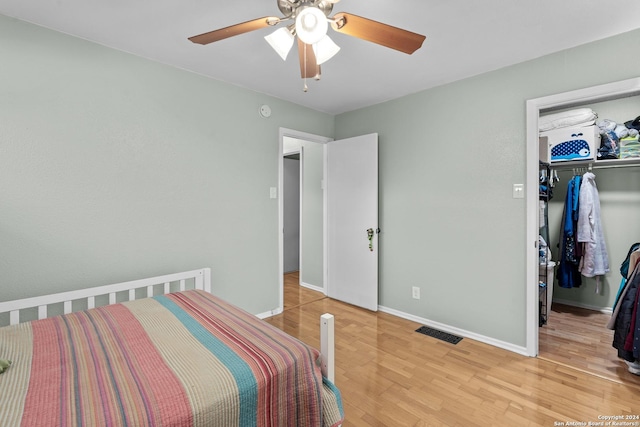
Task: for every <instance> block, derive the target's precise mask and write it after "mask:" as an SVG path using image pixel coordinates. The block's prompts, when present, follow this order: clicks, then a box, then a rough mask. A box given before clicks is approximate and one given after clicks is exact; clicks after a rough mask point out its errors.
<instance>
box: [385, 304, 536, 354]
mask: <svg viewBox="0 0 640 427" xmlns="http://www.w3.org/2000/svg"><path fill="white" fill-rule="evenodd" d="M378 310H380V311H382V312H383V313H388V314H391V315H393V316H397V317H401V318H403V319H407V320H411V321H413V322H417V323H420V324H422V325H425V326H429V327H431V328H435V329H439V330H441V331H444V332H448V333H450V334H454V335H458V336H462V337H465V338H469V339H472V340H476V341H480V342H483V343H485V344H489V345H492V346H494V347H498V348H502V349H504V350H508V351H512V352H514V353H518V354H521V355H523V356H529V354H527V348H526V347H522V346H519V345H514V344H511V343H508V342H505V341H500V340H497V339H494V338H491V337H487V336H484V335H480V334H476V333H475V332H470V331H466V330H464V329H460V328H456V327H454V326H449V325H445V324H444V323H440V322H435V321H433V320H429V319H425V318H422V317H418V316H414V315H413V314H409V313H404V312H402V311H398V310H394V309H393V308H389V307H384V306H381V305H380V306H378Z"/></svg>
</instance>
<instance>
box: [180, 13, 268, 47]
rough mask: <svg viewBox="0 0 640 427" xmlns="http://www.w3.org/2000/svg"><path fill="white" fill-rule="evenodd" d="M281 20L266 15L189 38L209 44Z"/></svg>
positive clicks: (195, 41)
mask: <svg viewBox="0 0 640 427" xmlns="http://www.w3.org/2000/svg"><path fill="white" fill-rule="evenodd" d="M279 22H280V18H277V17H275V16H265V17H264V18H258V19H254V20H252V21H247V22H243V23H241V24H236V25H231V26H229V27H225V28H221V29H219V30H214V31H209V32H208V33H203V34H199V35H197V36H193V37H189V40H191V41H192V42H194V43H198V44H209V43H213V42H217V41H219V40H224V39H226V38H229V37H233V36H237V35H240V34H244V33H248V32H250V31H254V30H259V29H261V28H265V27H269V26H273V25H276V24H278V23H279Z"/></svg>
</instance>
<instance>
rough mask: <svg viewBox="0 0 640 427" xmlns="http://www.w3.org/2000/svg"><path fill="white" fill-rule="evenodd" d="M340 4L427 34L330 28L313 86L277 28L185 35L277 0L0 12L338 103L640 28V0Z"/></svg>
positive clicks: (371, 99)
mask: <svg viewBox="0 0 640 427" xmlns="http://www.w3.org/2000/svg"><path fill="white" fill-rule="evenodd" d="M341 11H342V12H350V13H353V14H356V15H360V16H363V17H365V18H369V19H373V20H376V21H380V22H384V23H386V24H389V25H393V26H396V27H401V28H404V29H407V30H410V31H413V32H416V33H420V34H423V35H425V36H426V37H427V39H426V41H425V43H424V45H423V47H422V48H421V49H419V50H418V51H416V52H415V53H414V54H413V55H406V54H404V53H400V52H397V51H394V50H391V49H388V48H385V47H382V46H379V45H376V44H373V43H370V42H367V41H364V40H360V39H356V38H353V37H349V36H346V35H344V34H338V33H335V32H333V31H332V30H329V31H330V33H331V37H332V38H333V40H334V41H335V42H336V43H337V44H338V45H339V46H340V47H341V48H342V50H341V51H340V52H339V53H338V55H336V56H335V57H334V58H332V59H331V60H330V61H329V62H327V63H325V64H323V66H322V79H321V80H320V81H318V82H316V81H313V80H310V81H309V82H308V85H309V91H308V92H306V93H305V92H303V90H302V88H303V81H302V79H301V78H300V70H299V64H298V58H297V53H296V52H295V49H294V50H293V51H292V52H291V54H290V55H289V57H288V58H287V61H286V62H283V61H282V59H281V58H280V57H279V56H278V55H277V54H276V53H275V52H274V51H273V50H272V49H271V47H270V46H269V45H268V44H267V43H266V41H265V40H264V39H263V37H264V36H265V35H267V34H269V33H270V32H272V31H273V29H271V28H265V29H262V30H258V31H254V32H251V33H246V34H243V35H239V36H236V37H233V38H230V39H226V40H222V41H219V42H216V43H212V44H209V45H206V46H201V45H197V44H193V43H191V42H190V41H188V40H187V38H188V37H190V36H193V35H197V34H201V33H204V32H207V31H211V30H214V29H218V28H222V27H226V26H229V25H233V24H237V23H240V22H244V21H248V20H251V19H255V18H260V17H263V16H281V14H280V10H279V9H278V7H277V0H242V1H240V0H238V1H221V0H217V1H216V0H209V1H203V0H134V1H131V0H111V1H107V0H37V1H35V0H32V1H27V0H0V14H4V15H7V16H10V17H15V18H18V19H21V20H25V21H28V22H32V23H35V24H38V25H41V26H44V27H48V28H51V29H54V30H57V31H61V32H64V33H67V34H71V35H74V36H77V37H80V38H83V39H87V40H91V41H94V42H96V43H99V44H102V45H105V46H109V47H112V48H115V49H119V50H122V51H125V52H130V53H132V54H135V55H138V56H142V57H145V58H149V59H152V60H155V61H159V62H162V63H165V64H170V65H173V66H176V67H179V68H182V69H185V70H190V71H193V72H196V73H198V74H202V75H205V76H210V77H211V78H213V79H217V80H221V81H225V82H228V83H232V84H235V85H238V86H242V87H245V88H248V89H251V90H254V91H257V92H261V93H265V94H268V95H272V96H275V97H277V98H281V99H285V100H288V101H291V102H294V103H296V104H299V105H303V106H306V107H309V108H313V109H315V110H319V111H324V112H327V113H331V114H339V113H342V112H345V111H350V110H354V109H357V108H361V107H364V106H368V105H373V104H377V103H380V102H383V101H386V100H389V99H393V98H398V97H400V96H404V95H407V94H411V93H415V92H419V91H421V90H424V89H428V88H430V87H434V86H438V85H442V84H444V83H448V82H452V81H455V80H459V79H463V78H466V77H470V76H473V75H477V74H481V73H483V72H486V71H490V70H495V69H498V68H501V67H505V66H507V65H511V64H515V63H518V62H522V61H525V60H529V59H533V58H537V57H540V56H543V55H545V54H548V53H552V52H556V51H559V50H562V49H566V48H570V47H573V46H577V45H580V44H584V43H587V42H590V41H594V40H598V39H602V38H605V37H609V36H612V35H615V34H618V33H623V32H627V31H630V30H632V29H635V28H640V1H638V0H560V1H559V0H482V1H480V0H457V1H456V0H342V1H341V2H340V3H338V4H336V5H335V6H334V9H333V12H334V13H335V12H341ZM332 15H333V14H332ZM639 45H640V43H639ZM637 54H638V52H629V55H637ZM594 60H602V61H610V62H611V64H612V66H615V63H616V61H620V60H624V58H594Z"/></svg>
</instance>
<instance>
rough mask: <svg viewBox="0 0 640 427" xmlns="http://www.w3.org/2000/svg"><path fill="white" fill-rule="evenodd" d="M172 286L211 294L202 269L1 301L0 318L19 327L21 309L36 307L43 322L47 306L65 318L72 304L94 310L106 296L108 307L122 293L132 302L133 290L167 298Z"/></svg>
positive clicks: (208, 275)
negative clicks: (3, 315)
mask: <svg viewBox="0 0 640 427" xmlns="http://www.w3.org/2000/svg"><path fill="white" fill-rule="evenodd" d="M176 282H177V286H178V287H179V289H180V290H181V291H184V290H186V289H187V284H191V283H192V284H193V285H192V286H190V289H191V288H193V289H202V290H204V291H207V292H211V269H209V268H202V269H200V270H191V271H185V272H182V273H173V274H167V275H164V276H158V277H152V278H149V279H140V280H132V281H129V282H123V283H116V284H113V285H105V286H98V287H95V288H88V289H78V290H75V291H68V292H60V293H57V294H52V295H43V296H37V297H31V298H24V299H20V300H15V301H3V302H0V314H1V313H9V324H10V325H15V324H17V323H20V312H21V311H22V310H25V309H32V308H36V307H37V309H38V317H37V318H38V319H44V318H46V317H48V315H49V305H51V304H60V303H62V304H63V312H64V313H65V314H68V313H71V312H72V311H73V302H74V301H85V303H84V304H85V305H86V308H94V307H95V306H96V297H97V296H102V295H108V297H109V304H115V303H116V302H117V295H118V293H123V292H124V293H126V295H127V297H128V300H129V301H132V300H135V299H136V289H143V291H141V293H140V295H144V296H145V297H152V296H153V295H154V292H155V291H156V290H157V291H158V293H161V294H168V293H169V292H171V284H172V283H176ZM156 285H158V286H156ZM145 290H146V291H145ZM29 320H31V319H29Z"/></svg>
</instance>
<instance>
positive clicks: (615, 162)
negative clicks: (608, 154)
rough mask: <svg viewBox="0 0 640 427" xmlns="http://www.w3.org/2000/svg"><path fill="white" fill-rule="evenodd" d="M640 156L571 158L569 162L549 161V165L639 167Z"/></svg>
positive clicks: (564, 166) (568, 167)
mask: <svg viewBox="0 0 640 427" xmlns="http://www.w3.org/2000/svg"><path fill="white" fill-rule="evenodd" d="M639 166H640V158H631V159H606V160H582V161H581V160H572V161H570V162H558V163H551V164H550V165H549V167H550V168H551V169H556V170H567V169H575V168H589V169H608V168H625V167H639Z"/></svg>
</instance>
